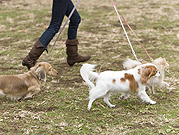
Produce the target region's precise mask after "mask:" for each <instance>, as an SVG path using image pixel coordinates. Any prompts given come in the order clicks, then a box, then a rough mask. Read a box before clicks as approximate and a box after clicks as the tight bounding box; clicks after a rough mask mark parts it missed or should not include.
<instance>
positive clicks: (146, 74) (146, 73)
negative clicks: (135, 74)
mask: <svg viewBox="0 0 179 135" xmlns="http://www.w3.org/2000/svg"><path fill="white" fill-rule="evenodd" d="M153 71H154V67H153V66H146V67H144V68H143V70H142V74H141V78H140V80H141V82H142V84H147V81H148V80H149V78H150V77H151V76H152V75H153Z"/></svg>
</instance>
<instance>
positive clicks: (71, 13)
mask: <svg viewBox="0 0 179 135" xmlns="http://www.w3.org/2000/svg"><path fill="white" fill-rule="evenodd" d="M79 3H80V0H78V2H77V3H76V5H75V6H74V7H73V9H72V11H71V12H70V15H69V16H68V18H67V20H66V22H65V24H64V25H63V27H62V29H61V30H60V32H59V34H58V36H57V38H56V39H55V41H54V43H53V45H52V47H51V49H50V52H49V54H48V57H47V61H48V58H49V57H50V54H51V52H52V50H53V48H54V46H55V44H56V42H57V40H58V38H59V37H60V35H61V33H62V31H63V30H64V28H65V26H66V25H67V23H68V21H69V20H70V18H71V16H72V15H73V13H74V11H75V9H76V7H77V6H78V4H79Z"/></svg>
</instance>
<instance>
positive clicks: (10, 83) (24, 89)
mask: <svg viewBox="0 0 179 135" xmlns="http://www.w3.org/2000/svg"><path fill="white" fill-rule="evenodd" d="M46 74H48V75H52V76H55V75H57V74H58V72H57V71H56V70H55V69H53V68H52V66H51V65H50V64H49V63H47V62H40V63H38V64H36V65H35V66H34V67H32V68H31V69H30V71H28V72H27V73H24V74H19V75H1V76H0V95H4V96H7V97H10V98H11V100H19V99H27V98H32V97H33V95H35V94H37V93H39V92H40V80H44V81H46Z"/></svg>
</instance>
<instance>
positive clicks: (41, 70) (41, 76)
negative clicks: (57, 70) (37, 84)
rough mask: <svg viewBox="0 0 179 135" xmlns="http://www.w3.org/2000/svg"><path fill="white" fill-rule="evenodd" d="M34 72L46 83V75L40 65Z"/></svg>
mask: <svg viewBox="0 0 179 135" xmlns="http://www.w3.org/2000/svg"><path fill="white" fill-rule="evenodd" d="M35 72H36V75H37V76H38V78H39V79H40V80H44V81H45V82H46V73H45V70H44V67H43V66H42V65H41V64H39V65H38V66H37V68H36V70H35Z"/></svg>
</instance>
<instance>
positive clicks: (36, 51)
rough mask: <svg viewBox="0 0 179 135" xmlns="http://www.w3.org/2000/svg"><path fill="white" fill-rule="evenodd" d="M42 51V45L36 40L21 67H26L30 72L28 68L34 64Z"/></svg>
mask: <svg viewBox="0 0 179 135" xmlns="http://www.w3.org/2000/svg"><path fill="white" fill-rule="evenodd" d="M44 50H45V49H44V47H43V45H42V43H41V42H40V41H39V40H37V41H36V42H35V44H34V46H33V47H32V49H31V51H30V52H29V54H28V55H27V56H26V57H25V58H24V59H23V61H22V65H23V66H26V67H27V68H28V70H30V68H31V67H33V66H34V65H35V64H36V62H37V59H38V58H39V57H40V55H41V54H42V53H43V51H44Z"/></svg>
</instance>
